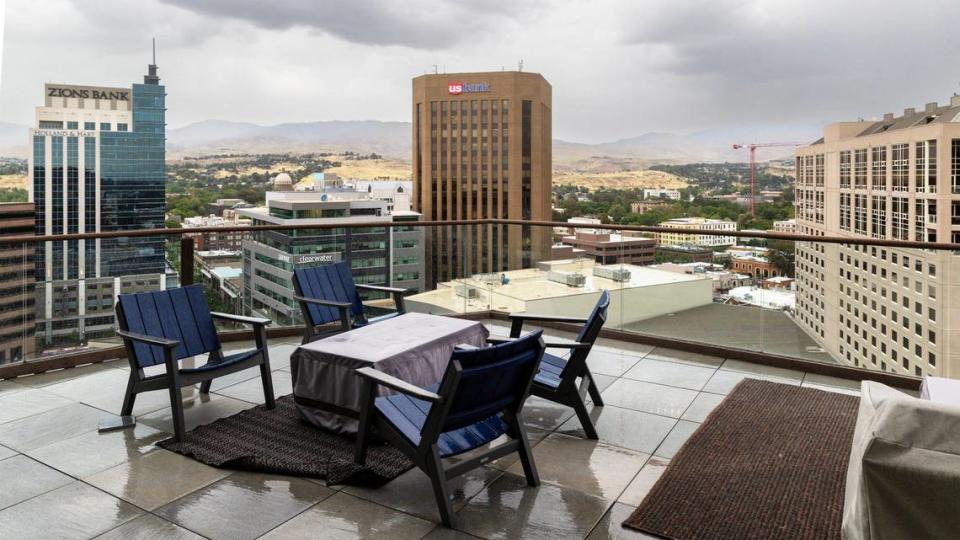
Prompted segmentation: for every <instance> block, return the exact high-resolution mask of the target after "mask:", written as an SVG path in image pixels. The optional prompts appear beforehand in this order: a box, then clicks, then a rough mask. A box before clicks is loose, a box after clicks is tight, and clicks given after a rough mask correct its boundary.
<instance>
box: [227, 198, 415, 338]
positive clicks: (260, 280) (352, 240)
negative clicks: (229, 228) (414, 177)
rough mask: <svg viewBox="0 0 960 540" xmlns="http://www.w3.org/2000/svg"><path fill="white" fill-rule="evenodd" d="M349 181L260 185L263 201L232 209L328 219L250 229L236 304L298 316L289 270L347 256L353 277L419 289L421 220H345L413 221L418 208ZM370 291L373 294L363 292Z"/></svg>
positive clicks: (288, 321)
mask: <svg viewBox="0 0 960 540" xmlns="http://www.w3.org/2000/svg"><path fill="white" fill-rule="evenodd" d="M397 206H403V205H401V204H398V202H397V201H395V202H394V211H393V212H392V213H389V212H387V207H388V202H387V201H386V200H384V199H380V198H374V197H372V196H371V195H370V193H368V192H362V191H361V192H358V191H355V190H354V189H352V188H350V187H336V188H328V189H326V190H324V191H323V192H313V191H278V192H272V191H271V192H267V200H266V207H263V208H245V209H239V210H237V213H238V214H239V215H241V216H243V217H246V218H249V219H250V220H252V221H253V224H254V225H302V226H304V227H308V226H310V225H322V224H328V225H329V224H336V225H337V227H336V228H328V229H307V228H304V229H296V230H277V231H256V232H254V233H253V236H252V238H250V239H246V240H244V241H243V244H242V245H243V303H244V311H245V312H246V313H249V314H259V315H263V316H264V317H269V318H270V319H272V320H273V321H274V323H276V324H282V325H292V324H299V323H301V322H302V321H301V317H300V307H299V305H298V304H297V302H295V301H294V300H293V295H294V293H293V270H294V269H295V268H300V267H309V266H322V265H325V264H331V263H334V262H338V261H349V262H350V267H351V269H352V271H353V277H354V280H355V281H356V282H357V283H365V284H369V285H387V286H391V287H403V288H407V289H412V290H414V291H422V290H423V289H424V272H423V263H424V255H423V253H424V245H423V244H424V241H423V227H404V226H398V227H362V228H361V227H351V226H350V225H351V224H355V223H369V222H383V223H390V222H409V221H419V220H420V214H419V213H416V212H412V211H410V210H409V209H408V208H409V207H407V208H403V207H401V208H397ZM371 298H374V297H371Z"/></svg>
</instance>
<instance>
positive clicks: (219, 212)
mask: <svg viewBox="0 0 960 540" xmlns="http://www.w3.org/2000/svg"><path fill="white" fill-rule="evenodd" d="M251 207H253V205H252V204H250V203H248V202H247V201H245V200H243V199H217V200H216V201H214V202H212V203H207V213H208V214H210V215H212V216H220V217H222V216H223V213H224V211H226V210H232V209H233V208H251Z"/></svg>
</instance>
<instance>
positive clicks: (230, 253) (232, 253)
mask: <svg viewBox="0 0 960 540" xmlns="http://www.w3.org/2000/svg"><path fill="white" fill-rule="evenodd" d="M196 255H197V256H198V257H202V258H204V259H216V258H223V257H240V256H241V255H243V252H241V251H237V250H231V249H211V250H204V251H197V252H196Z"/></svg>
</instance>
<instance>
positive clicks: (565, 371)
mask: <svg viewBox="0 0 960 540" xmlns="http://www.w3.org/2000/svg"><path fill="white" fill-rule="evenodd" d="M608 307H610V293H609V292H607V291H603V292H601V293H600V298H599V299H598V300H597V304H596V305H595V306H594V308H593V311H592V312H591V313H590V316H589V317H587V318H586V319H581V318H577V317H558V316H554V315H532V314H528V313H511V314H510V320H511V325H510V337H511V339H514V338H517V337H519V336H520V333H521V332H522V331H523V323H525V322H527V321H547V322H559V323H579V324H583V326H582V327H581V328H580V333H579V334H578V335H577V340H576V342H574V343H547V347H548V348H558V349H560V348H562V349H569V350H570V358H569V359H563V358H560V357H558V356H554V355H552V354H550V353H544V354H543V361H541V362H540V371H539V372H538V373H537V375H536V376H535V377H534V379H533V390H531V393H532V394H533V395H535V396H537V397H541V398H544V399H547V400H550V401H553V402H555V403H560V404H561V405H567V406H568V407H573V410H574V411H576V413H577V418H578V419H579V420H580V424H581V426H583V432H584V434H585V435H586V436H587V438H589V439H597V438H598V436H597V429H596V427H594V425H593V420H592V419H591V418H590V413H589V411H587V405H586V403H585V401H584V396H585V394H586V393H587V392H589V393H590V398H591V399H592V400H593V404H594V406H596V407H603V399H601V397H600V389H599V388H597V383H596V382H594V380H593V374H591V373H590V368H589V366H587V356H588V355H589V354H590V349H591V348H593V343H594V342H595V341H596V340H597V337H598V336H599V335H600V329H602V328H603V323H604V322H606V320H607V308H608ZM501 341H504V340H498V339H495V338H491V339H490V340H489V342H490V343H498V342H501ZM577 379H580V383H579V384H578V383H577Z"/></svg>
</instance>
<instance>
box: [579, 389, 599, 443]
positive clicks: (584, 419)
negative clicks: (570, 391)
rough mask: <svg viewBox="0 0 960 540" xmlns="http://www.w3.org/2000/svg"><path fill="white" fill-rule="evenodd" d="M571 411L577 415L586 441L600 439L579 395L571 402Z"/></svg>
mask: <svg viewBox="0 0 960 540" xmlns="http://www.w3.org/2000/svg"><path fill="white" fill-rule="evenodd" d="M573 410H574V411H575V412H576V413H577V419H578V420H580V426H581V427H583V432H584V434H585V435H586V436H587V438H588V439H593V440H597V439H599V438H600V436H599V435H597V429H596V428H595V427H593V419H592V418H590V411H588V410H587V405H586V404H585V403H584V402H583V399H582V398H581V397H580V395H579V394H576V396H575V397H574V400H573Z"/></svg>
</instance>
